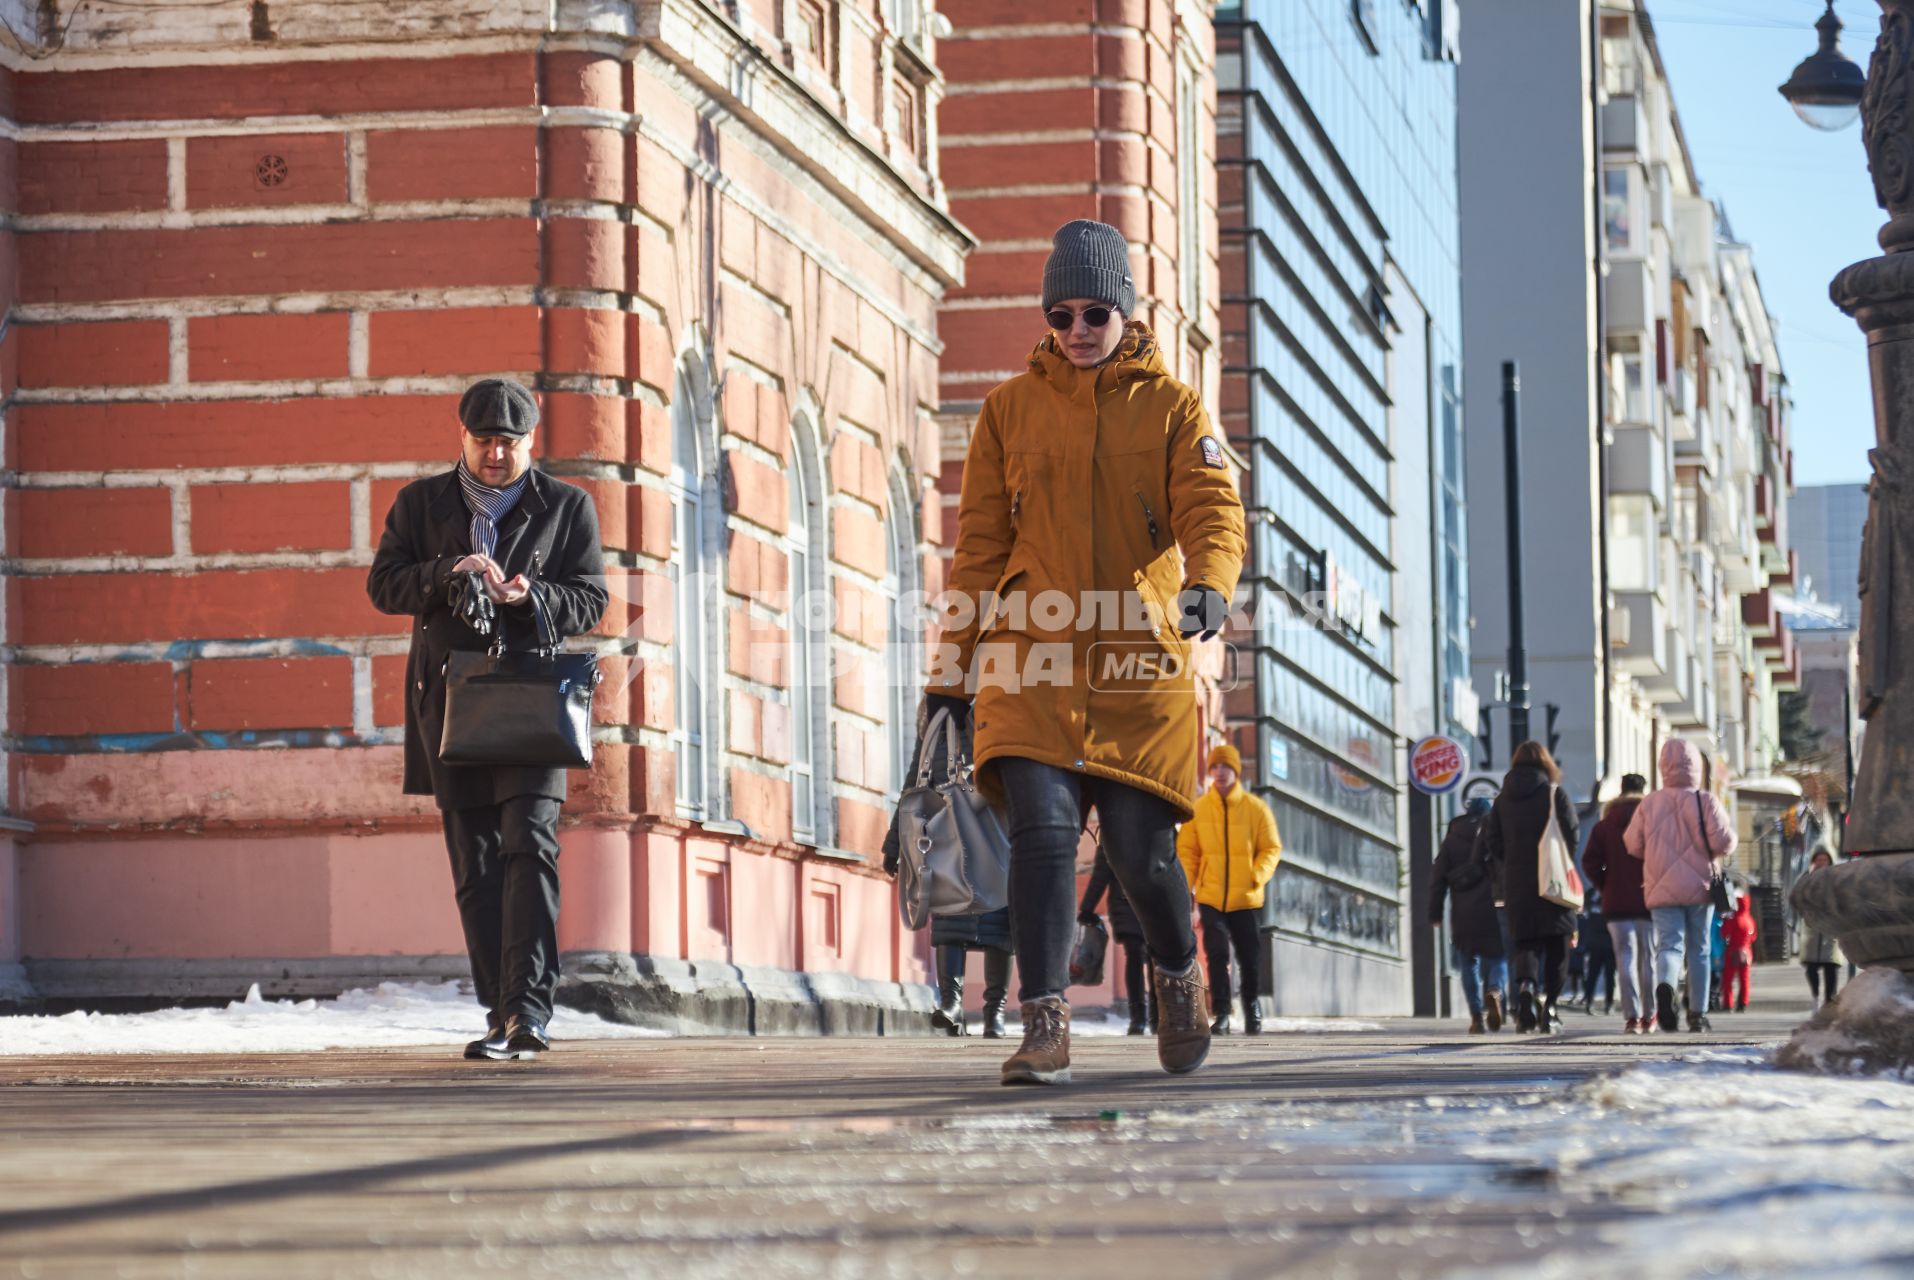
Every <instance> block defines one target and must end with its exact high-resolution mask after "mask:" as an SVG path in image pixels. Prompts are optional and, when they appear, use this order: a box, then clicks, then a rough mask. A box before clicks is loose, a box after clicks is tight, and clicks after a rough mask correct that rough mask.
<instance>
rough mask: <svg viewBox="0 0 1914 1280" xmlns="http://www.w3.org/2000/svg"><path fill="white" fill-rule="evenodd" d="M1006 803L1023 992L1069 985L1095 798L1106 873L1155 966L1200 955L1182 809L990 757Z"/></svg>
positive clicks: (1134, 791)
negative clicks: (1181, 857)
mask: <svg viewBox="0 0 1914 1280" xmlns="http://www.w3.org/2000/svg"><path fill="white" fill-rule="evenodd" d="M990 767H991V768H993V769H996V770H997V771H998V777H999V778H1000V779H1001V780H1002V782H1003V790H1004V798H1005V800H1006V801H1007V802H1008V806H1009V809H1010V937H1011V940H1012V941H1013V942H1015V943H1016V952H1017V999H1018V1000H1019V1001H1020V1002H1023V1001H1030V1000H1039V999H1042V998H1043V997H1044V996H1060V995H1062V994H1063V992H1064V988H1065V987H1067V986H1068V985H1069V984H1070V943H1071V940H1072V936H1073V935H1074V934H1075V932H1076V921H1077V892H1076V890H1077V837H1078V836H1079V835H1081V834H1082V832H1083V820H1084V816H1085V815H1086V813H1087V812H1088V811H1089V806H1090V805H1092V804H1094V805H1095V806H1096V808H1097V815H1098V821H1099V822H1100V823H1101V824H1102V831H1103V854H1104V857H1105V858H1107V859H1108V860H1109V863H1110V873H1111V874H1112V875H1114V876H1115V877H1116V882H1117V884H1119V885H1121V886H1122V888H1123V894H1124V896H1125V897H1127V898H1128V899H1129V900H1130V907H1131V909H1132V910H1134V911H1135V912H1136V918H1137V923H1138V924H1139V925H1141V926H1142V928H1143V938H1144V941H1145V942H1146V943H1148V944H1149V948H1150V954H1151V955H1152V956H1154V957H1155V958H1156V961H1157V963H1158V964H1161V965H1165V966H1167V967H1169V968H1171V969H1182V968H1183V967H1184V966H1185V965H1187V964H1189V963H1190V961H1191V960H1193V959H1194V958H1195V956H1196V934H1195V931H1194V930H1192V929H1191V928H1190V884H1189V881H1188V880H1186V879H1184V877H1183V865H1182V864H1181V863H1179V862H1178V861H1177V860H1176V819H1177V811H1176V809H1175V808H1174V807H1173V806H1172V805H1171V804H1170V802H1169V801H1167V800H1163V799H1160V798H1158V797H1157V796H1154V795H1151V794H1150V793H1149V792H1147V791H1142V790H1139V789H1138V788H1136V787H1131V786H1125V785H1124V784H1123V783H1121V782H1116V781H1113V780H1111V779H1109V778H1099V777H1095V776H1093V775H1091V774H1085V773H1077V772H1074V771H1073V770H1070V769H1059V768H1057V767H1056V766H1055V765H1048V764H1043V763H1041V762H1040V761H1036V760H1026V759H1023V758H1021V757H1016V756H1006V757H1004V758H1002V759H999V760H996V761H993V762H992V764H991V766H990Z"/></svg>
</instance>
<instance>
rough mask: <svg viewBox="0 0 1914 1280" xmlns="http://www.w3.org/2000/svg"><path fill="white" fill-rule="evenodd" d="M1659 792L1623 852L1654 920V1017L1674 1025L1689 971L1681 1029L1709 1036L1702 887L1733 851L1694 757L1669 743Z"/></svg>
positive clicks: (1677, 742)
mask: <svg viewBox="0 0 1914 1280" xmlns="http://www.w3.org/2000/svg"><path fill="white" fill-rule="evenodd" d="M1660 763H1661V789H1660V790H1659V791H1656V792H1654V793H1653V794H1652V795H1650V796H1649V797H1648V798H1647V799H1646V800H1643V801H1642V802H1641V805H1640V807H1638V808H1637V809H1636V810H1635V816H1634V817H1633V818H1631V819H1630V820H1629V823H1628V830H1627V831H1626V832H1624V833H1623V835H1622V847H1623V848H1624V849H1626V850H1627V851H1628V852H1629V853H1630V854H1631V855H1633V856H1634V857H1637V858H1640V859H1641V860H1642V896H1643V898H1644V899H1645V900H1646V901H1647V903H1648V910H1649V914H1650V915H1652V916H1653V917H1654V920H1655V1015H1656V1018H1657V1019H1658V1020H1659V1021H1660V1023H1661V1029H1662V1030H1663V1031H1674V1030H1676V1029H1677V1027H1678V1026H1679V1020H1678V1018H1677V1016H1676V1013H1675V982H1676V979H1677V978H1678V977H1679V976H1680V974H1681V968H1682V961H1683V959H1684V958H1686V960H1687V964H1688V1029H1689V1030H1690V1031H1706V1030H1708V941H1709V934H1711V933H1712V932H1713V931H1714V925H1715V908H1714V903H1713V901H1712V900H1711V898H1710V897H1709V884H1710V882H1711V881H1713V879H1714V877H1715V875H1716V874H1717V873H1718V872H1719V871H1720V870H1721V868H1722V866H1723V865H1724V864H1726V862H1727V860H1728V857H1729V855H1731V854H1732V853H1734V851H1735V833H1734V827H1733V826H1732V825H1731V824H1730V823H1729V821H1728V811H1727V810H1726V809H1725V808H1723V807H1722V804H1721V801H1719V800H1717V799H1715V797H1714V796H1713V795H1711V794H1710V793H1709V792H1707V791H1704V790H1702V789H1701V787H1700V782H1701V752H1700V751H1698V750H1697V749H1696V748H1695V744H1694V743H1692V742H1686V741H1683V740H1682V739H1680V738H1670V739H1669V740H1668V741H1667V742H1664V743H1662V746H1661V762H1660Z"/></svg>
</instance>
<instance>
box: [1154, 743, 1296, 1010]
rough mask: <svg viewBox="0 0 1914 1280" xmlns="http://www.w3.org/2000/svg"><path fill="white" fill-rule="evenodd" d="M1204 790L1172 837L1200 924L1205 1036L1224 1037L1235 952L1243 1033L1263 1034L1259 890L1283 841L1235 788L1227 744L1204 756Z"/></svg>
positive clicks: (1236, 757)
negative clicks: (1207, 995)
mask: <svg viewBox="0 0 1914 1280" xmlns="http://www.w3.org/2000/svg"><path fill="white" fill-rule="evenodd" d="M1209 769H1210V789H1209V790H1208V791H1205V792H1204V793H1203V794H1202V796H1201V797H1200V798H1199V799H1198V800H1197V802H1196V816H1195V817H1194V818H1192V819H1191V820H1190V821H1188V822H1186V823H1184V824H1183V829H1182V830H1181V831H1178V832H1177V833H1176V856H1177V858H1178V859H1179V860H1180V861H1181V862H1182V863H1183V874H1184V875H1186V876H1188V877H1189V878H1190V892H1191V895H1192V896H1193V897H1195V899H1196V909H1197V914H1198V915H1199V916H1200V917H1201V918H1202V921H1203V956H1204V963H1205V965H1206V966H1207V967H1208V969H1209V971H1210V992H1211V999H1212V1001H1213V1006H1214V1008H1215V1009H1216V1021H1215V1022H1213V1023H1211V1024H1210V1030H1211V1032H1212V1033H1214V1034H1216V1035H1228V1034H1229V1030H1230V981H1229V952H1230V946H1231V944H1232V943H1234V944H1235V947H1236V969H1237V974H1238V976H1239V977H1240V978H1241V982H1240V983H1239V984H1238V985H1239V987H1240V989H1241V991H1242V994H1243V1031H1244V1032H1245V1033H1246V1034H1248V1035H1252V1036H1253V1035H1256V1034H1258V1033H1259V1032H1261V1031H1262V1029H1263V1010H1262V1007H1261V1006H1260V1005H1259V1004H1258V1002H1257V996H1258V993H1259V992H1260V991H1261V990H1262V946H1263V939H1262V930H1261V923H1262V911H1263V886H1264V885H1267V884H1268V883H1269V878H1270V877H1271V876H1273V875H1275V874H1276V864H1277V863H1278V862H1279V861H1281V860H1282V856H1283V841H1282V837H1281V836H1279V835H1277V834H1276V815H1275V814H1273V813H1271V812H1270V811H1269V806H1268V805H1266V804H1264V803H1263V802H1262V800H1261V799H1259V798H1258V797H1256V796H1254V795H1252V794H1250V793H1249V792H1248V791H1247V790H1245V789H1244V788H1243V786H1242V784H1241V781H1240V777H1239V775H1241V773H1242V771H1243V758H1242V756H1241V755H1240V754H1238V752H1237V750H1236V748H1235V747H1232V746H1230V745H1229V744H1228V743H1227V742H1222V743H1218V744H1217V745H1216V746H1214V747H1211V748H1210V756H1209Z"/></svg>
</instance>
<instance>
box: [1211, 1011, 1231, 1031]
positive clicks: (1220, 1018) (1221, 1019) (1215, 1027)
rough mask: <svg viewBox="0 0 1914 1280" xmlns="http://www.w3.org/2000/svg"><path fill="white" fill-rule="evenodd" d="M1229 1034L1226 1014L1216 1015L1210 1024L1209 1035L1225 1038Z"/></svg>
mask: <svg viewBox="0 0 1914 1280" xmlns="http://www.w3.org/2000/svg"><path fill="white" fill-rule="evenodd" d="M1229 1033H1230V1025H1229V1015H1228V1014H1227V1013H1223V1014H1218V1015H1217V1016H1216V1018H1215V1019H1214V1020H1213V1021H1212V1022H1211V1023H1210V1034H1211V1035H1213V1036H1226V1035H1228V1034H1229Z"/></svg>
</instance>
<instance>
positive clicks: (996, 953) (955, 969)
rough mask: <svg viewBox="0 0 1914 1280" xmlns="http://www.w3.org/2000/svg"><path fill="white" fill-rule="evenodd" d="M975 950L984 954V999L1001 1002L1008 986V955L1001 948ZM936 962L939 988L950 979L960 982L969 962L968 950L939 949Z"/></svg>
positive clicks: (952, 947)
mask: <svg viewBox="0 0 1914 1280" xmlns="http://www.w3.org/2000/svg"><path fill="white" fill-rule="evenodd" d="M977 950H979V951H981V952H983V953H984V999H985V1000H1002V999H1003V998H1004V993H1005V988H1007V987H1008V986H1009V985H1010V953H1009V952H1008V951H1005V950H1004V949H1003V948H1001V947H978V948H977ZM936 960H937V980H938V983H939V985H940V986H941V985H942V984H943V983H946V982H949V981H951V980H952V979H955V980H956V981H958V982H962V981H963V980H964V969H965V967H966V966H967V964H968V963H969V960H970V948H969V947H958V946H945V947H939V948H937V953H936ZM940 994H941V992H940Z"/></svg>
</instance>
